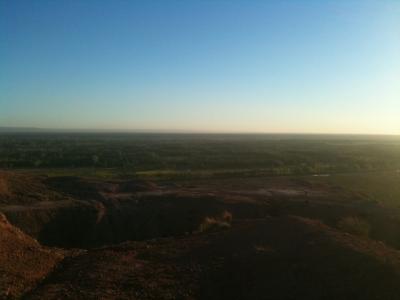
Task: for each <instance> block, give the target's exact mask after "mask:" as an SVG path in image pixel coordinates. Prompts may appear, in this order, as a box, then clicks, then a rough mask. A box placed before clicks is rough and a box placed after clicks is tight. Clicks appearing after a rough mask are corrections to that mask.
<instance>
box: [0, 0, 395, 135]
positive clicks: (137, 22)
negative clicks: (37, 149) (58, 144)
mask: <svg viewBox="0 0 400 300" xmlns="http://www.w3.org/2000/svg"><path fill="white" fill-rule="evenodd" d="M0 126H34V127H47V128H71V129H77V128H82V129H131V130H153V131H159V130H162V131H200V132H309V133H370V134H376V133H384V134H400V1H397V0H391V1H389V0H388V1H385V0H380V1H368V0H366V1H352V0H337V1H329V0H324V1H322V0H321V1H317V0H314V1H312V0H303V1H301V0H297V1H295V0H292V1H284V0H283V1H240V0H236V1H235V0H230V1H222V0H219V1H218V0H214V1H205V0H203V1H200V0H199V1H189V0H187V1H173V0H172V1H144V0H143V1H118V0H112V1H111V0H109V1H104V0H96V1H95V0H92V1H89V0H88V1H84V0H82V1H68V0H65V1H62V0H58V1H46V0H40V1H19V0H14V1H10V0H0Z"/></svg>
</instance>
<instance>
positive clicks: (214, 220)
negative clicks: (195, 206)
mask: <svg viewBox="0 0 400 300" xmlns="http://www.w3.org/2000/svg"><path fill="white" fill-rule="evenodd" d="M231 223H232V214H231V213H230V212H228V211H224V212H223V213H222V214H221V215H220V216H218V217H206V218H204V221H203V222H202V223H201V224H200V226H199V232H207V231H216V230H221V229H227V228H229V227H231Z"/></svg>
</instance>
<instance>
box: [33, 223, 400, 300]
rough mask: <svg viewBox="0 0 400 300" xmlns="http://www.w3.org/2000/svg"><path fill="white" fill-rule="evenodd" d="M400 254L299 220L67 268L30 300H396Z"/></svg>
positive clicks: (130, 248) (143, 246) (85, 260)
mask: <svg viewBox="0 0 400 300" xmlns="http://www.w3.org/2000/svg"><path fill="white" fill-rule="evenodd" d="M399 294H400V253H399V252H398V251H396V250H393V249H391V248H388V247H387V246H385V245H383V244H382V243H379V242H373V241H371V240H368V239H361V238H357V237H354V236H351V235H348V234H345V233H341V232H338V231H336V230H334V229H332V228H330V227H327V226H325V225H323V224H321V223H319V222H317V221H312V220H309V219H302V218H297V217H277V218H266V219H259V220H247V221H241V222H240V223H237V224H234V225H233V227H232V228H231V229H229V230H225V231H221V232H213V233H206V234H197V235H192V236H188V237H183V238H167V239H158V240H151V241H147V242H128V243H124V244H120V245H117V246H111V247H106V248H100V249H96V250H91V251H88V252H87V253H85V254H82V255H80V256H78V257H75V258H74V259H70V260H65V261H64V262H63V264H62V267H60V268H59V269H58V270H57V271H56V272H55V273H53V274H52V276H50V277H49V278H47V279H46V280H45V281H44V282H43V283H42V284H41V286H40V287H39V288H37V289H36V290H35V291H34V293H32V294H31V295H30V297H29V298H30V299H61V298H62V299H363V300H365V299H396V298H397V297H398V295H399Z"/></svg>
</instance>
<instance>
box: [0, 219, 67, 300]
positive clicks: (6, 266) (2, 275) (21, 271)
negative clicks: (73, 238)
mask: <svg viewBox="0 0 400 300" xmlns="http://www.w3.org/2000/svg"><path fill="white" fill-rule="evenodd" d="M63 257H64V253H63V251H61V250H55V249H49V248H44V247H42V246H40V245H39V243H38V242H37V241H36V240H34V239H32V238H31V237H29V236H27V235H25V234H24V233H23V232H22V231H20V230H19V229H17V228H16V227H14V226H12V225H11V224H10V223H9V222H8V221H7V219H6V217H5V216H4V215H3V214H1V213H0V299H12V298H17V297H19V296H20V295H22V294H23V293H24V292H26V291H28V290H30V289H31V288H33V287H34V286H35V285H36V284H37V283H38V282H39V281H40V280H42V279H43V278H44V277H45V276H46V275H47V274H49V272H51V271H52V270H53V268H54V267H55V266H56V265H57V263H58V262H60V261H61V260H62V259H63Z"/></svg>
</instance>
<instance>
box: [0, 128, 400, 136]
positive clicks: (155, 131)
mask: <svg viewBox="0 0 400 300" xmlns="http://www.w3.org/2000/svg"><path fill="white" fill-rule="evenodd" d="M57 132H60V133H132V134H135V133H136V134H142V133H143V134H199V135H201V134H209V135H222V134H225V135H330V136H335V135H338V136H346V135H347V136H393V137H398V136H400V133H365V132H351V133H347V132H346V133H344V132H289V131H288V132H277V131H275V132H273V131H264V132H261V131H202V130H182V129H175V130H161V129H125V128H120V129H111V128H99V129H93V128H48V127H34V126H0V133H57Z"/></svg>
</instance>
